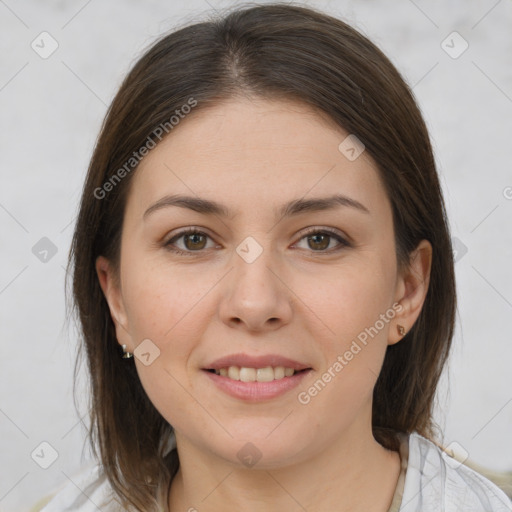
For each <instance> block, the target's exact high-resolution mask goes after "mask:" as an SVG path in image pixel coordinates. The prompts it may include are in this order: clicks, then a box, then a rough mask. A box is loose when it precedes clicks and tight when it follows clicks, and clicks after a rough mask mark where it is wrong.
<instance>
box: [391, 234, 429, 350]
mask: <svg viewBox="0 0 512 512" xmlns="http://www.w3.org/2000/svg"><path fill="white" fill-rule="evenodd" d="M431 265H432V245H430V242H428V241H427V240H422V241H421V242H420V243H419V244H418V246H417V247H416V249H415V250H414V251H413V252H412V253H411V254H410V257H409V266H408V267H407V268H405V269H404V270H403V271H402V272H401V273H400V275H399V276H398V279H397V287H396V294H395V302H397V303H398V304H400V306H401V309H400V310H398V309H397V310H396V311H397V314H396V315H395V318H394V321H393V324H392V326H391V328H390V331H389V339H388V345H394V344H395V343H398V342H399V341H400V340H401V339H402V338H403V337H404V335H400V334H399V332H398V326H399V325H401V326H402V327H404V329H405V332H406V333H407V332H409V331H410V330H411V329H412V326H413V325H414V322H416V320H417V318H418V316H419V315H420V313H421V309H422V307H423V303H424V302H425V297H426V296H427V292H428V285H429V283H430V269H431Z"/></svg>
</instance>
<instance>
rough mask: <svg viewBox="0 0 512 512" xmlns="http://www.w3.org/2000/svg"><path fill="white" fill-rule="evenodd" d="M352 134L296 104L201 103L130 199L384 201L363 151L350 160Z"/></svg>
mask: <svg viewBox="0 0 512 512" xmlns="http://www.w3.org/2000/svg"><path fill="white" fill-rule="evenodd" d="M349 135H350V134H349V133H347V132H346V131H345V130H343V129H342V128H341V127H339V126H337V125H336V124H335V123H334V122H333V121H332V120H331V119H330V118H329V117H328V116H326V115H322V114H320V113H318V112H317V111H315V110H314V109H313V108H311V107H309V106H308V105H305V104H302V103H298V102H293V101H287V100H267V99H248V98H238V99H231V100H226V101H223V102H222V103H219V104H216V105H214V106H208V107H206V108H203V109H201V108H200V105H199V106H198V107H196V110H195V111H194V112H193V113H191V114H190V115H189V116H187V117H185V118H184V119H183V120H181V121H180V123H179V124H178V125H177V126H175V127H174V128H173V131H172V132H171V133H170V134H169V135H168V136H167V137H166V138H165V139H164V140H163V141H162V142H160V143H159V144H158V145H157V146H156V148H154V149H153V150H151V151H150V153H149V154H148V155H147V156H146V157H144V159H143V160H142V162H141V163H140V164H139V167H138V168H137V170H136V172H135V176H134V177H133V180H132V181H133V183H132V186H131V191H130V199H129V202H131V204H132V206H135V207H137V208H138V209H140V208H144V207H146V208H147V205H148V204H149V203H150V202H151V201H155V200H157V199H159V198H160V197H161V196H162V195H164V194H165V193H176V192H179V193H186V194H187V195H197V196H201V197H209V198H212V197H213V196H215V197H218V196H219V195H222V196H223V197H225V198H226V200H228V199H230V200H231V202H232V203H234V204H235V206H238V207H240V208H241V207H243V206H244V205H245V206H248V207H251V206H252V207H253V208H256V209H257V208H258V207H262V206H263V202H264V203H267V202H270V203H271V202H276V201H278V202H279V203H282V202H283V200H286V199H291V198H298V197H304V196H306V197H307V196H315V195H327V193H330V194H332V193H335V192H340V193H344V194H346V195H350V196H351V197H353V198H354V199H355V200H357V201H360V202H362V203H363V204H365V203H372V204H375V203H378V202H379V201H381V202H383V203H386V201H387V197H386V196H385V193H384V188H383V186H382V183H381V179H380V176H379V172H378V170H377V167H376V165H375V163H374V162H373V160H372V159H371V158H370V157H369V156H368V155H367V154H366V152H364V151H363V153H362V154H361V155H360V156H359V157H358V158H356V159H355V160H351V159H349V158H347V156H346V153H344V152H343V151H340V144H342V148H343V147H344V146H343V144H344V141H345V140H347V137H348V136H349ZM348 140H350V139H348ZM383 206H384V205H383Z"/></svg>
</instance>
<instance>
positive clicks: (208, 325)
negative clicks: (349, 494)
mask: <svg viewBox="0 0 512 512" xmlns="http://www.w3.org/2000/svg"><path fill="white" fill-rule="evenodd" d="M347 135H348V133H346V132H344V131H343V130H341V129H340V128H338V127H336V126H334V125H333V124H331V123H329V122H328V121H327V119H325V118H324V117H322V116H320V115H319V114H318V113H315V112H314V111H312V110H310V109H309V108H308V107H306V106H304V105H301V104H298V103H291V102H290V103H288V102H283V101H269V100H261V99H258V100H256V99H253V100H247V99H244V100H230V101H226V102H224V103H223V104H219V105H217V106H215V107H211V108H207V109H203V110H202V111H197V112H195V113H193V114H191V115H190V116H189V117H188V118H186V119H185V120H183V121H182V122H181V124H180V125H179V126H177V127H175V129H174V131H173V132H172V133H171V134H170V135H169V136H168V137H167V139H165V140H164V141H163V142H161V143H160V144H159V145H158V146H157V147H156V148H155V149H153V150H152V151H151V152H150V153H149V155H148V156H146V157H145V159H144V160H143V161H142V163H141V164H140V166H139V168H138V169H137V171H136V174H135V175H134V176H133V181H132V183H131V189H130V194H129V198H128V201H127V205H126V210H125V219H124V225H123V232H122V242H121V258H120V268H119V276H120V282H119V286H118V285H116V284H115V282H114V280H113V279H112V275H113V270H112V268H111V266H109V263H108V261H106V260H105V259H104V258H99V259H98V262H97V269H98V274H99V276H100V282H101V284H102V288H103V290H104V292H105V295H106V297H107V300H108V302H109V306H110V309H111V313H112V317H113V319H114V322H115V325H116V332H117V337H118V341H119V343H120V344H126V345H127V346H128V349H129V350H130V351H131V352H134V351H135V354H136V357H135V358H134V362H135V364H136V367H137V371H138V374H139V377H140V380H141V382H142V385H143V387H144V389H145V391H146V393H147V395H148V396H149V398H150V399H151V401H152V402H153V403H154V405H155V407H156V408H157V409H158V410H159V412H160V413H161V414H162V416H163V417H164V418H165V419H166V420H167V421H168V422H169V423H170V424H171V425H172V426H173V427H174V428H175V430H176V436H177V440H178V450H180V443H182V444H183V445H185V444H187V445H189V446H193V447H195V448H196V449H197V450H201V451H202V452H205V453H209V454H211V456H214V457H220V458H222V459H224V460H226V461H231V462H233V463H234V464H238V465H240V464H243V463H244V461H243V457H244V455H245V452H244V450H246V451H247V454H248V455H251V454H250V453H249V452H250V451H251V450H254V448H249V447H248V446H249V445H247V444H246V443H249V442H250V443H252V444H253V445H254V447H256V450H255V452H254V453H255V456H257V457H261V459H260V461H259V462H258V464H259V467H269V468H270V467H276V466H280V465H284V464H287V463H293V462H299V461H304V460H306V459H308V458H311V457H313V456H314V455H315V454H316V453H319V452H320V451H321V450H325V449H327V448H328V447H329V446H332V445H333V443H334V442H335V441H336V440H338V439H345V440H349V439H352V440H354V439H361V437H364V436H369V435H371V405H372V403H371V401H372V390H373V387H374V385H375V381H376V379H377V376H378V374H379V371H380V368H381V366H382V362H383V358H384V355H385V351H386V348H387V346H388V345H389V344H391V343H395V342H397V341H398V340H399V339H400V338H401V336H398V335H397V334H396V331H397V324H398V323H399V324H402V325H405V327H406V330H409V328H410V327H411V325H412V323H413V322H414V320H415V318H416V315H417V313H418V312H419V309H418V308H419V307H420V306H421V304H420V302H421V298H420V299H418V300H417V301H416V304H414V300H415V299H414V297H415V292H414V290H413V288H414V289H416V290H417V288H415V287H411V286H410V283H409V281H408V277H407V276H406V275H402V274H400V273H399V272H398V270H397V263H396V248H395V244H394V231H393V222H392V211H391V206H390V202H389V199H388V197H387V195H386V193H385V190H384V187H383V184H382V182H381V180H380V177H379V174H378V171H377V169H376V166H375V164H374V163H373V162H372V160H371V159H370V158H369V157H368V155H367V154H366V153H365V152H363V153H362V154H361V155H360V156H359V157H358V158H356V159H355V160H354V159H353V158H350V159H349V158H347V156H346V155H347V154H348V155H349V156H352V154H351V152H348V153H343V152H341V151H340V149H339V148H338V147H339V145H340V143H342V142H343V141H344V139H345V138H346V137H347ZM336 195H337V196H338V198H337V199H333V197H334V196H336ZM177 196H187V197H189V198H190V200H189V201H186V200H183V199H181V200H178V199H177ZM172 198H174V200H173V199H172ZM326 199H328V200H327V201H324V200H326ZM199 200H203V202H201V201H199ZM206 201H208V202H214V203H215V205H214V206H215V207H214V206H212V204H210V203H206ZM322 201H324V202H322ZM224 210H225V211H224ZM187 230H188V231H189V232H188V233H187ZM427 263H428V262H427ZM422 265H423V266H421V265H420V267H421V269H423V270H425V269H426V271H428V269H427V267H428V264H427V265H424V264H423V263H422ZM423 282H425V279H423ZM420 295H421V293H420ZM411 299H412V301H411ZM237 368H241V369H240V370H238V369H237ZM287 368H290V369H287ZM258 369H260V370H259V371H258ZM291 369H294V370H295V372H294V374H293V376H290V373H291ZM215 370H217V371H215ZM226 373H227V375H226ZM283 374H284V376H283ZM255 378H256V379H257V380H256V382H254V379H255ZM237 379H241V380H237ZM272 379H273V380H272ZM246 381H248V382H246ZM251 381H253V382H251Z"/></svg>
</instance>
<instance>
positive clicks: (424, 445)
mask: <svg viewBox="0 0 512 512" xmlns="http://www.w3.org/2000/svg"><path fill="white" fill-rule="evenodd" d="M420 510H421V512H429V511H434V510H435V511H438V510H443V511H445V512H454V511H462V510H463V511H465V512H512V502H511V501H510V499H509V498H508V497H507V496H506V495H505V493H504V492H503V491H502V490H501V489H499V488H498V487H497V486H496V485H495V484H493V483H492V482H491V481H490V480H488V479H487V478H485V477H484V476H482V475H480V474H479V473H477V472H476V471H474V470H472V469H471V468H469V467H467V466H466V465H464V464H463V463H462V462H460V461H459V460H457V459H456V458H453V457H451V456H450V455H448V454H447V453H445V452H444V451H443V450H441V448H439V447H438V446H437V445H435V444H434V443H433V442H431V441H429V440H428V439H426V438H424V437H423V436H421V435H419V434H417V433H415V432H413V433H412V434H411V435H410V436H409V458H408V464H407V473H406V476H405V484H404V493H403V498H402V505H401V507H400V512H413V511H420Z"/></svg>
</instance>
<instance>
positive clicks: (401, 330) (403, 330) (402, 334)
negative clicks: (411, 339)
mask: <svg viewBox="0 0 512 512" xmlns="http://www.w3.org/2000/svg"><path fill="white" fill-rule="evenodd" d="M396 327H397V329H398V334H400V336H405V329H404V326H403V325H397V326H396Z"/></svg>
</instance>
